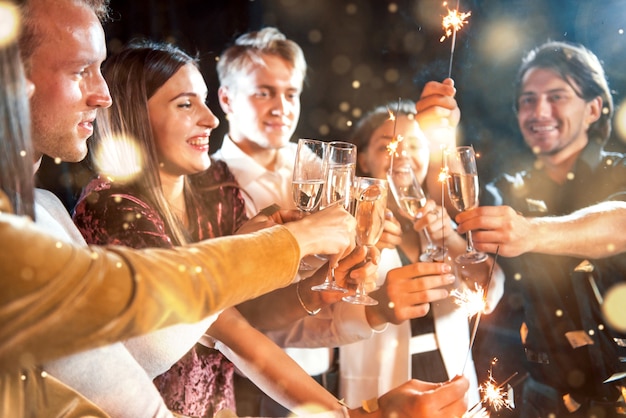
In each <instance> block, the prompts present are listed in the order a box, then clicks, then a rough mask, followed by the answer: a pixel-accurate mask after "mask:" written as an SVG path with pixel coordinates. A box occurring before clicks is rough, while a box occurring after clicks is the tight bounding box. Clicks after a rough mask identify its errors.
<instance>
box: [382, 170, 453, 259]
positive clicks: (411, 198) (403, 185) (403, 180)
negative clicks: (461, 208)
mask: <svg viewBox="0 0 626 418" xmlns="http://www.w3.org/2000/svg"><path fill="white" fill-rule="evenodd" d="M387 179H388V180H389V188H390V189H391V193H392V194H393V197H394V200H395V202H396V205H397V206H398V210H399V211H400V214H402V215H403V216H405V217H406V218H408V219H410V220H412V221H413V222H415V221H417V220H418V219H419V218H420V217H421V216H420V215H421V214H420V212H419V209H421V208H423V207H424V206H425V205H426V194H425V193H424V190H423V189H422V187H421V186H420V183H419V181H418V180H417V176H416V175H415V172H414V171H413V168H412V167H411V164H410V163H409V161H408V160H404V161H401V162H399V163H395V162H394V164H392V166H391V167H390V168H389V171H388V172H387ZM422 232H423V233H424V237H425V238H426V243H427V244H426V249H425V250H424V252H423V253H422V254H420V257H419V259H420V261H429V262H433V261H437V262H439V261H443V260H444V259H445V257H446V255H447V253H448V251H447V250H446V249H445V248H444V247H441V246H437V245H435V243H434V242H433V240H432V238H431V236H430V234H429V233H428V230H426V228H424V229H423V230H422Z"/></svg>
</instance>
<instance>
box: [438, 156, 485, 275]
mask: <svg viewBox="0 0 626 418" xmlns="http://www.w3.org/2000/svg"><path fill="white" fill-rule="evenodd" d="M446 168H447V171H448V178H447V183H448V196H449V197H450V201H451V202H452V204H453V205H454V207H455V208H456V209H457V210H458V211H459V212H463V211H465V210H468V209H472V208H475V207H478V190H479V186H478V170H477V169H476V154H475V153H474V148H472V147H470V146H462V147H456V148H455V149H453V150H451V151H448V152H446ZM466 242H467V245H466V250H465V253H464V254H461V255H459V256H458V257H457V258H456V262H457V263H459V264H475V263H482V262H483V261H485V260H486V259H487V254H485V253H483V252H480V251H476V250H475V249H474V244H473V242H472V231H467V239H466Z"/></svg>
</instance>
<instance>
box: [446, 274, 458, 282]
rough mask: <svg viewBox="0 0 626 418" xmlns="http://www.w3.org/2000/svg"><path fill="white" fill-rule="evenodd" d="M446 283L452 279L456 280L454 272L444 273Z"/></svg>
mask: <svg viewBox="0 0 626 418" xmlns="http://www.w3.org/2000/svg"><path fill="white" fill-rule="evenodd" d="M445 279H446V283H454V281H455V280H456V277H454V274H446V277H445Z"/></svg>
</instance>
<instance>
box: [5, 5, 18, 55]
mask: <svg viewBox="0 0 626 418" xmlns="http://www.w3.org/2000/svg"><path fill="white" fill-rule="evenodd" d="M19 28H20V14H19V11H18V9H17V6H15V5H14V4H12V3H8V2H5V1H0V47H3V46H5V45H8V44H10V43H12V42H14V41H15V39H16V38H17V35H18V33H19Z"/></svg>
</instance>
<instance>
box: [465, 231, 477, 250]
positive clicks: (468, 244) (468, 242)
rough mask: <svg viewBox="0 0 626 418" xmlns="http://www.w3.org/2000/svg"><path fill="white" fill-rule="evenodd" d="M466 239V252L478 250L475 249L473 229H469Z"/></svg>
mask: <svg viewBox="0 0 626 418" xmlns="http://www.w3.org/2000/svg"><path fill="white" fill-rule="evenodd" d="M465 241H466V248H465V252H466V253H468V254H469V253H474V252H476V250H474V241H473V240H472V231H467V239H466V240H465Z"/></svg>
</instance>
